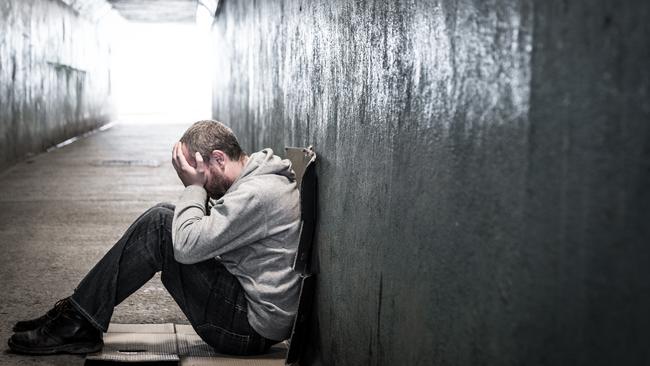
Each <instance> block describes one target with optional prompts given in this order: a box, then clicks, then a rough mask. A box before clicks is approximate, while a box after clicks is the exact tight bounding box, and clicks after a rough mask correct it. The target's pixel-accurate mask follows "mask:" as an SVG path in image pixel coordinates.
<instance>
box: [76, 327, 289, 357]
mask: <svg viewBox="0 0 650 366" xmlns="http://www.w3.org/2000/svg"><path fill="white" fill-rule="evenodd" d="M286 352H287V347H286V344H284V343H279V344H276V345H275V346H273V347H271V349H270V350H269V352H268V353H266V354H264V355H259V356H247V357H239V356H229V355H223V354H219V353H217V352H215V351H214V349H212V347H210V346H208V345H207V344H206V343H205V342H203V340H202V339H201V338H200V337H199V336H198V335H197V334H196V332H195V331H194V329H192V327H191V326H189V325H181V324H111V325H110V326H109V327H108V332H106V333H104V348H103V349H102V350H101V351H100V352H97V353H93V354H89V355H87V356H86V363H85V364H86V365H88V366H90V365H110V366H117V365H136V364H143V365H148V366H154V365H156V366H157V365H181V366H214V365H218V366H282V365H284V360H285V357H286Z"/></svg>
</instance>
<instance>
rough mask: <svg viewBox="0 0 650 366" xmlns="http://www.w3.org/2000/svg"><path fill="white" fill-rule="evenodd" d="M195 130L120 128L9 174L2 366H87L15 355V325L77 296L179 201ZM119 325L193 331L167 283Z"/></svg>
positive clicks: (0, 241) (0, 264)
mask: <svg viewBox="0 0 650 366" xmlns="http://www.w3.org/2000/svg"><path fill="white" fill-rule="evenodd" d="M188 126H189V123H187V124H165V125H152V124H147V125H116V126H115V127H113V128H111V129H109V130H106V131H103V132H98V133H96V134H93V135H91V136H88V137H86V138H83V139H80V140H78V141H76V142H74V143H72V144H70V145H67V146H64V147H62V148H59V149H56V150H54V151H51V152H49V153H44V154H41V155H38V156H34V157H32V158H30V159H28V160H26V161H24V162H22V163H19V164H18V165H16V166H14V167H12V168H10V169H9V170H7V171H4V172H2V173H0V248H1V251H2V255H0V294H2V296H1V297H0V315H1V317H0V319H1V322H0V338H1V339H2V342H3V343H2V344H3V346H2V347H1V349H2V350H3V352H2V353H0V365H82V364H83V358H82V357H80V356H48V357H26V356H19V355H14V354H11V353H8V352H7V348H8V347H7V346H6V340H7V339H8V337H10V336H11V334H12V333H11V327H12V326H13V324H14V323H15V322H16V321H17V320H21V319H27V318H32V317H35V316H39V315H41V314H42V313H43V312H45V311H47V310H48V309H49V308H50V307H51V306H52V305H53V304H54V302H55V301H57V300H58V299H60V298H63V297H65V296H68V295H69V294H70V293H71V291H72V290H73V289H74V287H75V286H76V284H77V283H78V282H79V281H80V280H81V279H82V277H83V276H84V274H85V273H86V272H87V271H88V270H89V269H90V268H91V267H92V266H93V265H94V263H95V262H97V261H98V260H99V259H100V258H101V257H102V255H103V254H104V253H105V252H106V251H107V250H108V249H109V248H110V247H111V246H112V244H113V243H114V242H115V241H116V240H117V239H118V238H119V237H120V236H121V234H122V233H123V232H124V230H125V229H126V228H127V227H128V225H129V224H130V223H131V222H132V221H133V220H134V219H135V218H136V217H137V216H138V215H139V214H140V213H141V212H142V211H144V210H145V209H147V208H148V207H150V206H152V205H153V204H155V203H157V202H161V201H174V200H175V199H176V198H177V197H178V195H179V194H180V192H181V191H182V188H183V187H182V185H181V183H180V181H179V180H178V178H177V177H176V173H175V172H174V170H173V167H172V166H171V163H170V156H171V148H172V144H173V143H174V142H175V141H177V140H178V139H179V138H180V136H181V134H182V132H183V131H184V130H185V128H187V127H188ZM111 160H113V162H109V163H107V162H106V161H111ZM115 160H147V161H156V162H159V163H160V165H159V166H158V167H147V166H133V165H132V166H123V165H122V166H116V164H117V165H119V164H121V163H120V162H115ZM106 164H112V165H106ZM113 321H115V322H135V323H163V322H175V323H187V321H186V319H185V317H184V315H183V314H182V313H181V311H180V309H179V308H178V307H177V306H176V304H175V303H174V301H173V300H172V299H171V297H170V296H169V295H168V294H167V292H166V291H165V289H164V287H163V286H162V284H161V282H160V278H159V276H156V277H155V278H154V279H153V280H152V281H150V282H149V283H148V284H147V285H146V286H145V287H143V288H142V289H140V291H138V292H137V293H136V294H134V295H132V296H131V297H130V298H128V299H127V300H126V301H124V302H123V303H122V304H120V305H119V306H118V307H117V308H116V311H115V313H114V315H113Z"/></svg>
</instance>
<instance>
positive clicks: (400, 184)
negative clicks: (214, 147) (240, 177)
mask: <svg viewBox="0 0 650 366" xmlns="http://www.w3.org/2000/svg"><path fill="white" fill-rule="evenodd" d="M647 19H650V3H648V2H646V1H640V0H639V1H627V2H624V3H617V4H614V3H612V2H608V1H604V0H602V1H590V2H571V1H565V2H545V1H539V2H535V1H507V0H503V1H479V0H476V1H470V0H466V1H462V0H457V1H452V0H448V1H421V2H414V1H393V2H384V1H365V2H358V1H351V0H349V1H346V0H338V1H327V2H312V1H279V0H278V1H257V2H251V1H228V0H225V1H222V4H221V8H220V10H219V12H218V15H217V18H216V23H215V25H214V29H213V33H214V40H215V41H214V43H215V46H216V50H215V55H216V64H215V70H216V77H215V81H214V116H215V118H217V119H220V120H223V121H225V122H227V123H229V124H231V125H232V126H233V128H234V130H235V131H236V133H237V134H238V135H239V136H240V137H241V140H242V142H243V144H244V145H245V148H246V149H248V150H257V149H260V148H262V147H265V146H269V147H272V148H273V149H275V150H276V151H279V152H281V149H282V148H283V147H284V146H285V145H308V144H314V146H315V149H316V151H317V152H319V154H320V160H319V163H318V174H319V179H320V181H319V184H320V191H319V194H320V208H319V216H320V217H319V227H318V230H317V245H318V250H317V252H318V258H317V260H318V265H319V268H320V274H319V277H318V289H317V299H316V316H315V318H314V321H313V327H314V331H313V335H312V336H313V337H312V339H311V340H310V349H309V352H308V354H307V358H308V361H307V362H304V363H305V364H322V365H476V364H493V365H519V364H526V365H544V364H546V365H558V364H575V365H612V364H629V365H632V364H634V365H640V364H648V363H649V362H650V353H649V352H650V351H649V348H648V347H647V345H648V344H650V312H648V309H649V308H650V298H649V297H650V280H649V279H650V246H649V245H648V244H649V243H650V232H649V230H650V229H649V228H648V223H650V189H649V187H650V127H649V121H650V118H649V117H650V99H649V95H648V94H649V93H648V89H649V87H650V77H649V75H648V73H649V69H648V67H647V65H648V64H650V54H649V49H650V47H648V46H649V42H650V34H649V29H648V24H650V23H649V22H648V21H647Z"/></svg>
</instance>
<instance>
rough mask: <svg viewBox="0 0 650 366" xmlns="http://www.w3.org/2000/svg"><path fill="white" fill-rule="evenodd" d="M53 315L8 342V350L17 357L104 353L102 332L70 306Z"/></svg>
mask: <svg viewBox="0 0 650 366" xmlns="http://www.w3.org/2000/svg"><path fill="white" fill-rule="evenodd" d="M53 310H54V309H53ZM48 313H49V312H48ZM52 315H53V316H52V317H50V318H48V319H45V320H44V322H43V324H41V325H40V326H39V327H37V328H36V329H32V330H27V331H24V332H18V333H16V334H14V335H13V336H12V337H11V338H10V339H9V342H8V343H9V348H11V350H12V351H14V352H17V353H25V354H33V355H49V354H55V353H73V354H83V353H92V352H97V351H99V350H101V349H102V346H103V345H104V343H103V342H102V331H100V330H99V329H97V328H95V327H94V326H93V325H92V324H91V323H90V322H89V321H88V320H87V319H86V318H85V317H83V316H82V315H81V314H80V313H79V312H78V311H77V310H76V309H74V308H73V307H72V306H71V305H70V304H69V303H65V304H64V305H62V306H60V308H59V310H58V311H57V312H53V314H52Z"/></svg>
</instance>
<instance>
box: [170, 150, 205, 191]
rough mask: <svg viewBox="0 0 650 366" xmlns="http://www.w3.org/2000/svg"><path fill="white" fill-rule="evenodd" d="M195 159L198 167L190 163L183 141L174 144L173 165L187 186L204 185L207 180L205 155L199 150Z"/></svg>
mask: <svg viewBox="0 0 650 366" xmlns="http://www.w3.org/2000/svg"><path fill="white" fill-rule="evenodd" d="M194 159H195V160H196V168H195V167H193V166H192V165H190V163H188V162H187V159H186V158H185V154H183V143H182V142H177V143H176V144H174V149H173V150H172V165H173V166H174V169H176V174H178V177H179V178H180V179H181V182H183V184H184V185H185V187H187V186H191V185H196V186H200V187H204V186H205V183H206V181H207V176H206V175H205V170H206V167H205V163H204V162H203V157H202V156H201V154H199V153H198V152H197V153H196V155H195V157H194Z"/></svg>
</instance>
